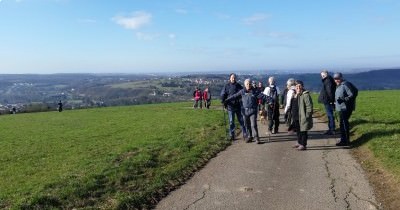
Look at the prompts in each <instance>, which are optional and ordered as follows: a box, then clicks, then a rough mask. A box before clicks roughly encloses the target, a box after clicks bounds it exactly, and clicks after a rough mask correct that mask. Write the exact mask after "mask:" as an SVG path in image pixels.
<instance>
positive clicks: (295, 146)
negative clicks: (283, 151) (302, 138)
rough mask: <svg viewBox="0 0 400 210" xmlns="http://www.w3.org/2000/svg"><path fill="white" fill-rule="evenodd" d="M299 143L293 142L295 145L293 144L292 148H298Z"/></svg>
mask: <svg viewBox="0 0 400 210" xmlns="http://www.w3.org/2000/svg"><path fill="white" fill-rule="evenodd" d="M300 146H301V145H300V144H295V145H293V146H292V147H293V148H298V147H300Z"/></svg>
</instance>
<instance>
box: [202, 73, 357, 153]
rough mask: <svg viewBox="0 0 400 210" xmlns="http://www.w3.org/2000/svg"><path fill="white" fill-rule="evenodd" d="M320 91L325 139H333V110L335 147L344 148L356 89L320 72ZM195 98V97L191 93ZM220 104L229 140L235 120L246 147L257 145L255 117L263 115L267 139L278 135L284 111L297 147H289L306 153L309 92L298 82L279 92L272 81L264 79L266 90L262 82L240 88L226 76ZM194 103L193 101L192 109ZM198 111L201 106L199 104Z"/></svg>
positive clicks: (246, 82)
mask: <svg viewBox="0 0 400 210" xmlns="http://www.w3.org/2000/svg"><path fill="white" fill-rule="evenodd" d="M321 78H322V88H321V92H320V95H319V97H318V102H319V103H322V104H324V107H325V110H326V113H327V117H328V130H327V131H326V132H325V133H324V134H325V135H335V133H336V132H335V129H336V128H335V118H334V110H336V111H337V112H338V113H339V118H340V119H339V121H340V134H341V138H340V141H339V142H337V144H336V145H337V146H348V145H349V143H350V141H349V136H350V133H349V130H350V127H349V118H350V116H351V114H352V111H353V110H354V108H355V97H356V96H357V91H358V90H357V89H356V88H355V87H354V85H352V84H351V83H350V82H347V81H346V80H344V78H343V75H342V74H341V73H335V74H334V76H333V77H332V76H330V75H329V72H328V71H326V70H323V71H322V72H321ZM194 96H195V93H194ZM220 97H221V102H222V104H223V106H224V108H225V109H226V110H227V112H228V119H229V137H230V139H231V140H234V139H235V118H237V120H238V122H239V124H240V126H241V129H242V133H243V137H244V139H245V141H246V142H247V143H250V142H253V141H255V142H256V143H258V144H260V143H261V142H260V135H259V132H258V126H257V117H258V115H264V113H266V114H265V115H266V116H265V117H266V118H267V121H268V125H267V126H268V131H267V135H268V136H269V135H271V134H276V133H278V132H279V124H280V119H279V117H280V111H279V109H280V108H282V109H283V110H284V114H285V115H284V120H285V123H286V124H287V126H288V132H289V133H294V132H296V134H297V144H295V145H294V146H293V147H294V148H297V149H298V150H306V148H307V140H308V131H309V130H310V129H311V128H312V127H313V120H312V115H313V101H312V99H311V95H310V92H309V91H308V90H306V89H305V88H304V83H303V82H302V81H300V80H295V79H293V78H290V79H288V80H287V82H286V88H285V89H284V91H283V92H281V91H280V89H279V87H278V86H277V84H276V80H275V78H274V77H269V78H268V86H267V87H265V88H264V87H263V85H262V82H259V83H258V86H256V85H255V83H254V82H253V83H251V81H250V79H245V80H244V88H243V86H242V85H241V84H239V83H238V82H237V75H236V74H233V73H232V74H230V76H229V82H228V83H227V84H225V85H224V87H223V88H222V90H221V94H220ZM197 103H198V102H196V101H195V105H196V104H197ZM200 107H201V102H200Z"/></svg>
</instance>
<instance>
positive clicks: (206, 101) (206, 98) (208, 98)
mask: <svg viewBox="0 0 400 210" xmlns="http://www.w3.org/2000/svg"><path fill="white" fill-rule="evenodd" d="M203 100H204V107H205V108H207V109H210V105H211V92H210V89H209V88H208V86H207V87H206V89H204V91H203Z"/></svg>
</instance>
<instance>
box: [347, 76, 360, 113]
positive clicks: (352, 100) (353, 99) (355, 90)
mask: <svg viewBox="0 0 400 210" xmlns="http://www.w3.org/2000/svg"><path fill="white" fill-rule="evenodd" d="M343 84H344V85H345V86H346V87H348V88H349V89H350V91H351V92H352V93H353V97H351V98H350V101H349V103H350V104H349V105H350V106H352V108H353V110H355V109H356V99H357V96H358V88H357V87H356V86H355V85H354V84H353V83H351V82H349V81H345V82H344V83H343Z"/></svg>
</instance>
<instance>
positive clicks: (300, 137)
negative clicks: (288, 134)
mask: <svg viewBox="0 0 400 210" xmlns="http://www.w3.org/2000/svg"><path fill="white" fill-rule="evenodd" d="M293 127H294V129H295V130H296V134H297V143H298V144H300V145H303V146H304V147H306V146H307V140H308V132H307V131H300V122H299V120H295V121H294V123H293Z"/></svg>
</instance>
